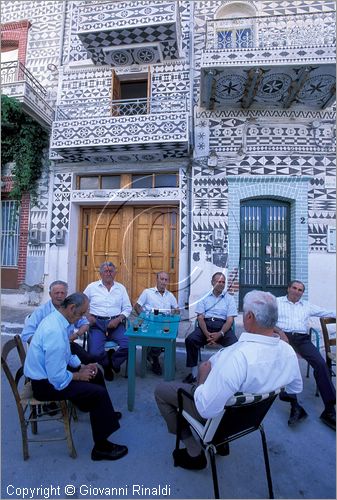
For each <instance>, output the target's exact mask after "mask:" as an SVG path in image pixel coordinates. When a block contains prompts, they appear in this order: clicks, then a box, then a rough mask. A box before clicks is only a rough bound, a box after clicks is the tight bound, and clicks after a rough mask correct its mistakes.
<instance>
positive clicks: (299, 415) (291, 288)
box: [275, 280, 336, 430]
mask: <svg viewBox="0 0 337 500" xmlns="http://www.w3.org/2000/svg"><path fill="white" fill-rule="evenodd" d="M304 290H305V286H304V284H303V283H302V282H301V281H299V280H293V281H291V282H290V283H289V285H288V289H287V295H286V296H284V297H278V298H277V303H278V312H279V316H278V321H277V324H276V327H275V332H277V333H280V334H283V333H285V334H286V336H287V338H288V341H289V344H290V345H291V346H292V347H293V348H294V349H295V351H296V352H297V353H298V354H300V355H301V356H302V358H304V359H305V360H306V361H308V363H309V364H310V365H311V366H312V367H313V370H314V377H315V379H316V383H317V387H318V389H319V392H320V394H321V396H322V399H323V402H324V406H325V409H324V411H323V412H322V414H321V417H320V418H321V420H322V422H324V423H325V424H326V425H328V426H329V427H331V428H332V429H334V430H336V410H335V404H336V389H335V387H334V385H333V383H332V381H331V376H330V373H329V369H328V367H327V364H326V362H325V360H324V359H323V357H322V356H321V354H320V352H319V350H318V349H317V348H316V347H315V346H314V344H313V343H312V342H311V339H310V335H309V334H308V328H309V326H308V321H309V318H310V317H312V316H318V317H320V318H324V317H330V316H331V317H336V311H328V310H326V309H323V308H322V307H320V306H315V305H313V304H310V303H309V302H307V301H306V300H303V299H302V295H303V293H304ZM280 399H282V400H283V401H288V402H290V404H291V410H290V417H289V420H288V424H289V425H294V424H296V423H297V422H300V421H302V420H304V419H305V418H306V416H307V413H306V411H305V410H304V408H303V407H302V406H300V405H299V404H298V402H297V398H296V395H294V394H292V395H289V394H286V393H283V392H282V393H281V395H280Z"/></svg>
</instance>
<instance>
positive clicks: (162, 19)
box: [77, 2, 181, 66]
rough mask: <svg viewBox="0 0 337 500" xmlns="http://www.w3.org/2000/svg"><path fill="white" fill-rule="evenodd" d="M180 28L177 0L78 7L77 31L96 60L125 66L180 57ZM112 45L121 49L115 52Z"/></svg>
mask: <svg viewBox="0 0 337 500" xmlns="http://www.w3.org/2000/svg"><path fill="white" fill-rule="evenodd" d="M180 31H181V27H180V20H179V13H178V8H177V5H175V4H174V3H173V2H171V3H166V4H164V3H163V4H161V5H156V4H155V3H153V4H152V5H151V3H150V4H148V5H147V6H146V7H144V4H143V5H142V2H136V3H130V4H128V7H127V8H126V9H122V8H121V4H118V5H113V4H110V5H109V4H105V5H104V6H102V5H99V4H96V5H91V6H79V7H78V26H77V35H78V37H79V39H80V40H81V42H82V44H83V47H84V48H85V49H86V51H87V53H88V56H89V57H91V58H92V60H93V61H94V62H95V63H100V64H111V65H113V66H124V65H130V64H137V63H138V64H139V63H140V64H154V63H158V62H160V61H161V60H170V59H177V58H179V57H180V46H181V35H180ZM137 46H138V47H137ZM144 46H146V50H143V48H144ZM110 48H119V51H118V52H116V53H115V55H114V54H113V53H110ZM105 49H109V51H107V50H105ZM125 49H127V51H126V50H125Z"/></svg>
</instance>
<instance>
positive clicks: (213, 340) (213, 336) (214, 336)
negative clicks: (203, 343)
mask: <svg viewBox="0 0 337 500" xmlns="http://www.w3.org/2000/svg"><path fill="white" fill-rule="evenodd" d="M221 337H222V335H221V330H220V332H214V333H210V334H209V335H208V337H207V344H208V345H214V344H217V343H218V341H219V340H220V339H221Z"/></svg>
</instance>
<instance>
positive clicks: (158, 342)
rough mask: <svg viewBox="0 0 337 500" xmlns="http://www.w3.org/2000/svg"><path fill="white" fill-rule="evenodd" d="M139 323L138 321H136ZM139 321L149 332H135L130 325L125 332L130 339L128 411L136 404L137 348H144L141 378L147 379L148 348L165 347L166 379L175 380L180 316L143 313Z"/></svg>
mask: <svg viewBox="0 0 337 500" xmlns="http://www.w3.org/2000/svg"><path fill="white" fill-rule="evenodd" d="M136 321H137V320H136ZM138 321H142V322H143V324H145V325H147V331H145V332H144V331H143V330H142V328H141V326H139V329H138V331H134V329H133V325H132V324H130V323H129V326H128V329H127V330H126V332H125V335H127V337H128V339H129V355H128V356H129V357H128V409H129V411H132V410H133V408H134V403H135V386H136V347H137V345H140V346H142V364H141V377H145V373H146V354H147V349H146V348H147V347H163V348H164V349H165V357H164V379H165V380H173V379H174V376H175V366H176V338H177V335H178V326H179V321H180V316H179V315H177V314H175V315H170V316H163V315H158V316H155V315H154V314H153V313H151V314H150V315H149V316H147V317H145V315H144V314H143V313H141V315H140V316H139V319H138ZM166 327H168V328H169V331H168V332H164V331H163V329H164V328H166Z"/></svg>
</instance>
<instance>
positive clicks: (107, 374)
mask: <svg viewBox="0 0 337 500" xmlns="http://www.w3.org/2000/svg"><path fill="white" fill-rule="evenodd" d="M104 378H105V380H108V381H109V382H111V381H112V380H113V379H114V372H113V371H112V370H111V368H110V367H106V368H104Z"/></svg>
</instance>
